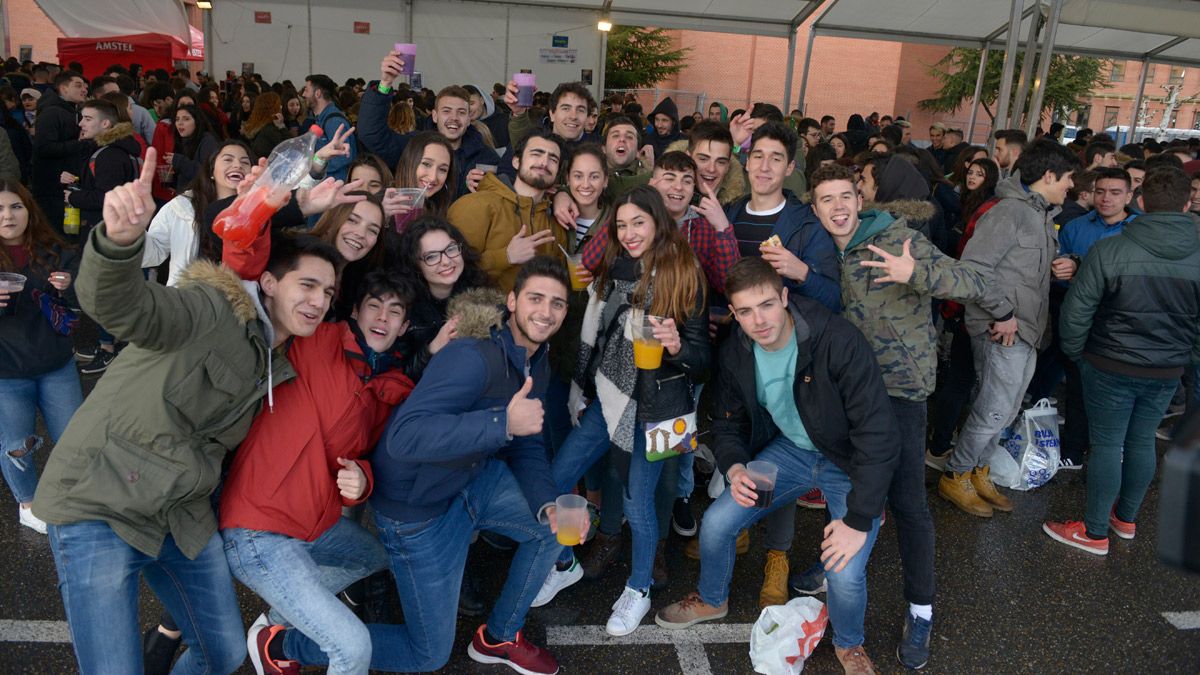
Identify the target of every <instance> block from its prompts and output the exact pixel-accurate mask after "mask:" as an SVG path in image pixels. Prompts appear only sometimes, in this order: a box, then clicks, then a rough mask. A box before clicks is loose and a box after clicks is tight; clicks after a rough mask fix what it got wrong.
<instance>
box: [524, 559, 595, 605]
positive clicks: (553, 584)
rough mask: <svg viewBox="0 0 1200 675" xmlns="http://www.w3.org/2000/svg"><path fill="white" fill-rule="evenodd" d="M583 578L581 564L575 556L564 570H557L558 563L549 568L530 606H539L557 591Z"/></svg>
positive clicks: (551, 598)
mask: <svg viewBox="0 0 1200 675" xmlns="http://www.w3.org/2000/svg"><path fill="white" fill-rule="evenodd" d="M582 578H583V566H582V565H580V564H579V560H578V559H576V558H572V559H571V566H570V567H568V568H567V569H565V570H562V571H559V569H558V563H555V565H554V567H552V568H550V574H549V575H547V576H546V581H545V582H543V583H542V590H540V591H538V594H537V597H536V598H534V599H533V604H531V605H530V607H541V606H542V605H545V604H547V603H549V602H550V601H551V600H553V599H554V596H556V595H558V592H559V591H561V590H562V589H564V588H566V587H567V586H570V585H571V584H573V583H575V582H577V581H579V580H580V579H582Z"/></svg>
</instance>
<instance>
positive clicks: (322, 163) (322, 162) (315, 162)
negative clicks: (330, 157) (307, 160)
mask: <svg viewBox="0 0 1200 675" xmlns="http://www.w3.org/2000/svg"><path fill="white" fill-rule="evenodd" d="M312 163H313V165H314V166H316V167H318V168H324V167H325V165H326V164H327V162H326V161H325V160H323V159H321V156H320V155H313V158H312Z"/></svg>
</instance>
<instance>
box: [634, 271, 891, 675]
mask: <svg viewBox="0 0 1200 675" xmlns="http://www.w3.org/2000/svg"><path fill="white" fill-rule="evenodd" d="M725 289H726V294H727V295H728V297H729V304H730V311H731V312H732V313H733V316H734V318H735V319H736V320H737V323H738V327H739V328H740V330H735V333H734V334H733V335H731V336H730V339H729V340H727V341H726V342H725V344H724V346H723V347H722V348H721V354H720V358H719V359H718V361H717V362H718V363H719V364H720V367H719V368H718V371H717V373H716V378H717V379H716V386H715V387H714V390H715V391H716V392H717V398H716V402H715V406H716V407H715V410H714V415H713V418H714V421H713V427H712V437H713V440H712V449H713V452H714V454H715V455H716V457H717V462H718V464H719V466H720V468H721V470H722V471H723V472H724V473H725V476H726V478H727V479H728V482H729V485H730V489H729V490H726V491H725V492H724V493H722V494H721V496H720V497H719V498H717V500H716V501H715V502H713V504H712V505H711V506H710V507H709V508H708V511H707V512H706V513H705V514H704V518H703V521H702V525H701V528H700V588H699V590H698V591H697V592H694V593H691V594H689V595H688V596H687V597H685V598H684V599H683V600H680V601H679V602H676V603H674V604H672V605H669V606H667V607H665V608H663V609H662V610H661V611H660V612H659V613H658V615H657V617H655V620H656V622H657V623H658V625H660V626H662V627H663V628H666V629H669V630H680V629H684V628H688V627H690V626H693V625H695V624H697V623H700V622H702V621H711V620H714V619H720V618H723V617H724V616H725V615H726V614H727V613H728V611H729V603H728V597H729V582H730V578H731V576H732V573H733V562H734V546H735V540H736V539H737V535H738V532H740V531H741V530H743V529H745V528H746V527H749V526H750V525H752V524H754V523H755V522H757V521H759V520H761V519H762V518H763V517H764V516H766V515H767V514H768V513H770V512H771V511H773V510H775V509H777V508H779V507H782V506H787V505H790V504H794V503H795V501H796V498H797V497H799V496H800V495H802V494H804V493H806V492H808V491H809V490H811V489H813V488H820V489H821V490H822V492H823V493H824V494H825V498H826V500H827V502H828V508H829V512H830V517H831V519H832V520H831V522H830V523H829V525H828V526H826V528H825V531H824V539H823V541H822V543H821V558H822V560H823V561H824V563H825V566H826V570H827V578H828V585H829V596H828V597H829V619H830V623H831V624H832V625H833V644H834V647H835V648H836V652H837V657H838V660H839V661H840V662H841V663H842V665H843V667H845V669H846V672H847V673H871V672H874V666H873V665H872V663H871V660H870V658H869V657H868V656H867V654H866V652H865V651H864V650H863V642H864V636H863V617H864V615H865V614H866V607H867V571H866V570H867V560H868V558H869V557H870V554H871V548H872V546H873V545H874V543H875V536H876V534H877V533H878V531H879V515H880V513H882V511H883V504H884V499H885V498H886V496H887V492H888V485H889V484H890V482H891V479H892V473H893V472H894V471H895V468H896V462H897V460H898V456H899V455H898V452H899V450H898V445H897V442H896V439H897V437H898V434H899V430H898V429H897V425H896V420H895V416H894V415H893V413H892V409H891V405H890V403H889V401H888V396H887V391H886V389H885V388H884V385H883V379H882V377H881V376H880V372H879V366H878V364H877V363H876V360H875V357H874V352H873V351H872V349H871V346H870V344H869V343H868V342H867V340H866V338H865V337H863V335H862V333H860V332H859V331H858V329H856V328H855V327H854V326H853V325H851V324H850V323H849V322H848V321H846V320H845V319H843V318H841V317H839V316H837V315H834V314H833V313H831V312H830V311H829V310H827V309H825V308H824V307H823V306H822V305H821V304H820V303H818V302H816V301H814V300H811V299H809V298H804V297H800V296H798V295H795V294H793V295H790V296H789V294H788V292H787V289H785V288H784V287H783V282H782V280H781V279H780V277H779V275H778V273H776V272H775V270H774V269H772V267H771V265H770V264H769V263H767V262H765V261H764V260H762V259H760V258H753V257H750V258H743V259H741V260H739V261H738V262H737V263H736V264H734V266H733V267H732V268H731V269H730V271H729V275H728V277H727V278H726V282H725ZM751 459H756V460H760V461H762V460H765V461H768V462H771V463H773V464H775V465H776V466H777V467H778V469H779V473H778V478H777V480H776V483H775V491H774V497H773V500H772V501H771V502H770V503H769V504H762V505H759V504H756V503H755V500H756V496H755V495H756V492H755V488H756V486H755V484H754V481H753V480H752V479H751V477H750V476H749V475H748V473H747V470H746V463H747V462H748V461H750V460H751Z"/></svg>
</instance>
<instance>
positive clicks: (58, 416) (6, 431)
mask: <svg viewBox="0 0 1200 675" xmlns="http://www.w3.org/2000/svg"><path fill="white" fill-rule="evenodd" d="M82 404H83V392H82V391H81V389H80V388H79V371H77V370H75V360H74V359H67V363H66V364H65V365H64V366H63V367H62V368H59V369H58V370H52V371H50V372H48V373H43V374H41V375H38V376H37V377H29V378H0V450H2V451H3V452H2V453H0V467H3V469H2V470H3V472H4V481H5V482H6V483H8V489H10V490H12V493H13V497H15V498H16V500H17V502H18V503H20V504H27V503H29V502H31V501H33V493H34V491H35V490H37V480H38V479H37V471H36V470H35V469H34V465H33V457H34V452H35V451H36V450H37V449H38V448H39V447H41V445H42V439H40V438H38V437H37V436H35V435H34V434H35V433H36V424H37V411H38V410H41V411H42V417H43V418H45V420H46V428H47V429H48V430H49V431H50V439H51V440H52V441H55V442H57V441H58V438H59V436H62V433H63V430H64V429H66V428H67V422H69V421H71V416H72V415H74V414H75V411H76V410H77V409H78V408H79V406H80V405H82Z"/></svg>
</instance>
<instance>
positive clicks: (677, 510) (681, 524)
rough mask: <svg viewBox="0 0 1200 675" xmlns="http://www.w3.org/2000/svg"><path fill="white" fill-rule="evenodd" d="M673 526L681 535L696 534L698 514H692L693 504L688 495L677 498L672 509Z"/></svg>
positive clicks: (692, 535) (689, 535) (691, 535)
mask: <svg viewBox="0 0 1200 675" xmlns="http://www.w3.org/2000/svg"><path fill="white" fill-rule="evenodd" d="M671 528H672V529H674V530H675V532H676V533H678V534H679V536H681V537H694V536H696V516H693V515H692V504H691V502H689V501H688V498H687V497H680V498H678V499H676V500H675V507H674V508H673V509H672V511H671Z"/></svg>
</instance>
